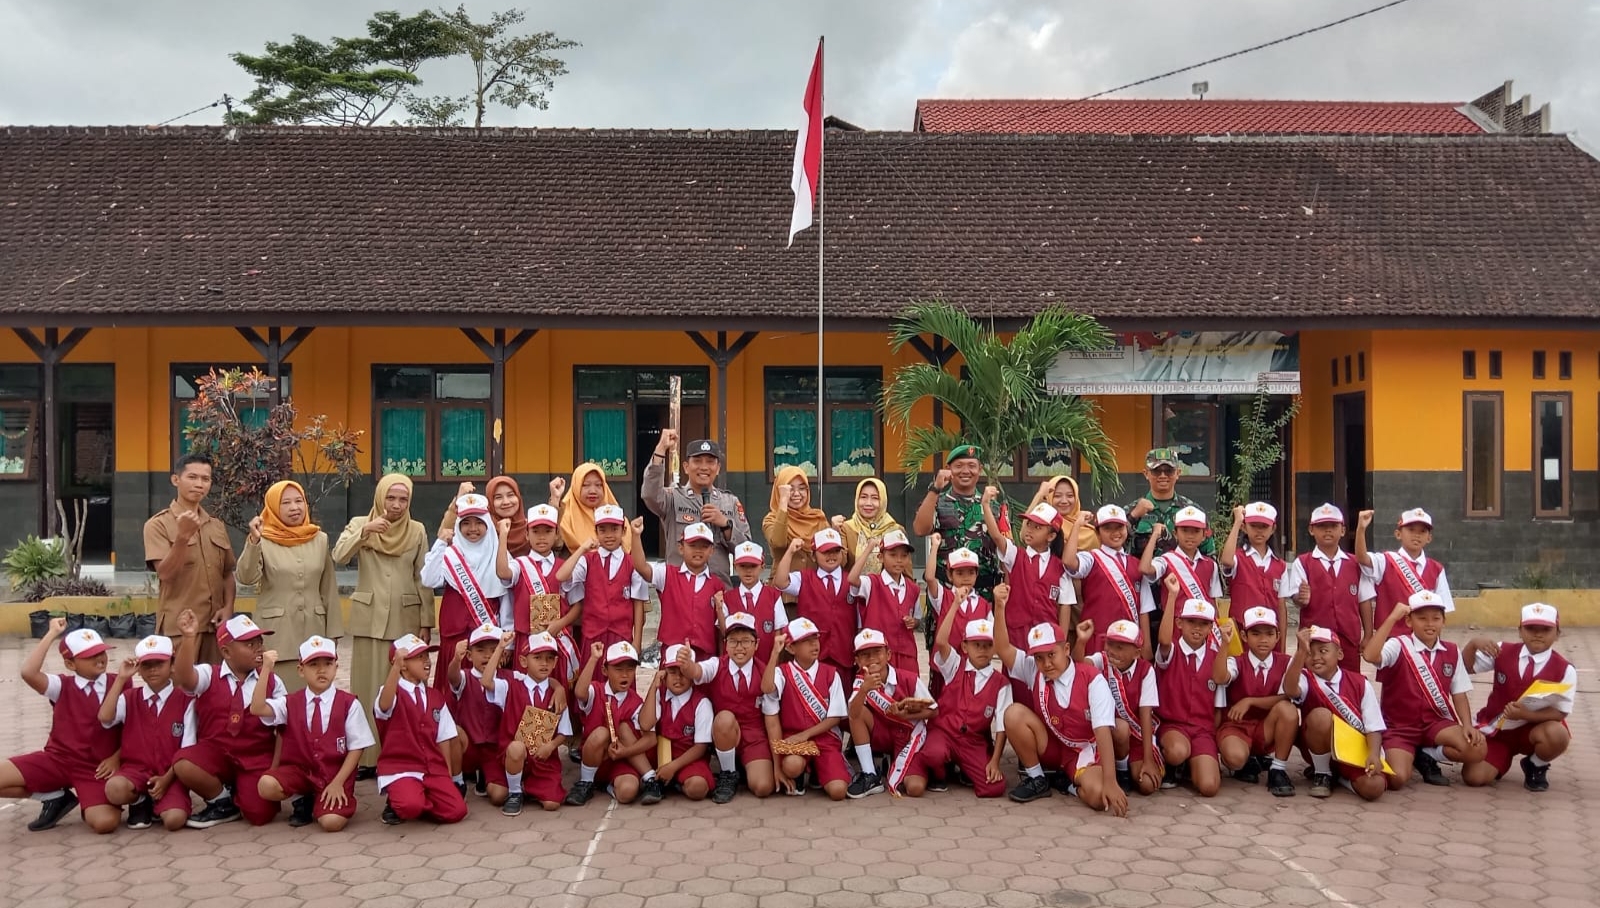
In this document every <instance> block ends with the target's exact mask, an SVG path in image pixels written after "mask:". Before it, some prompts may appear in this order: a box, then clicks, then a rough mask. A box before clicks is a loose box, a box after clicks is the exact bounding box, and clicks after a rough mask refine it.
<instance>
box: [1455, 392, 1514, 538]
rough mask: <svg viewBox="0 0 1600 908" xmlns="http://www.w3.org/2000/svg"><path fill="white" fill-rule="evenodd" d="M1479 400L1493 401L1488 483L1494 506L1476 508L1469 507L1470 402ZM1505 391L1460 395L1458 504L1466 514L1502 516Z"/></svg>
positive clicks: (1471, 483) (1471, 458)
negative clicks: (1490, 474)
mask: <svg viewBox="0 0 1600 908" xmlns="http://www.w3.org/2000/svg"><path fill="white" fill-rule="evenodd" d="M1479 402H1489V403H1492V404H1494V467H1493V478H1492V480H1491V484H1492V485H1493V490H1494V505H1493V506H1492V507H1489V508H1483V509H1477V508H1474V507H1473V506H1472V499H1473V494H1472V493H1473V492H1474V491H1475V487H1474V485H1473V482H1472V464H1473V456H1472V453H1473V452H1472V434H1473V432H1472V430H1473V421H1472V405H1473V404H1475V403H1479ZM1505 425H1506V424H1505V394H1504V393H1503V392H1500V391H1467V392H1465V393H1463V394H1462V395H1461V503H1462V513H1464V514H1465V515H1466V516H1467V517H1475V518H1499V517H1503V516H1504V515H1505V488H1506V487H1505V447H1506V445H1505Z"/></svg>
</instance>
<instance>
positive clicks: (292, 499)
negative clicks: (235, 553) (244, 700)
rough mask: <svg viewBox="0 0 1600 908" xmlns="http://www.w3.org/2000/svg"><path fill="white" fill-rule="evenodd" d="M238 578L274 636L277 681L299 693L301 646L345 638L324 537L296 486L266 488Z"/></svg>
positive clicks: (287, 483)
mask: <svg viewBox="0 0 1600 908" xmlns="http://www.w3.org/2000/svg"><path fill="white" fill-rule="evenodd" d="M238 578H239V582H240V583H244V584H248V585H250V586H253V587H255V588H256V611H255V619H256V623H257V624H259V625H261V626H262V627H264V628H266V629H267V630H268V631H271V632H272V633H273V634H275V635H276V636H275V637H274V639H273V647H274V648H275V649H277V651H278V653H279V655H280V658H279V659H278V677H279V678H280V679H281V680H282V681H283V686H284V687H286V688H288V689H289V690H290V691H297V690H300V689H301V688H303V687H305V682H304V681H303V680H301V678H300V672H299V671H298V670H297V668H296V666H297V664H298V662H299V659H300V644H302V643H304V642H305V641H306V640H307V638H310V637H315V636H321V637H328V638H330V639H333V640H337V639H339V638H340V637H343V636H344V616H343V615H342V614H341V613H340V610H339V581H338V578H337V577H335V575H334V572H333V557H332V555H331V553H330V552H329V549H328V534H327V533H324V532H322V528H321V527H318V526H317V525H316V524H314V523H312V522H311V508H310V504H309V503H308V502H307V501H306V490H305V489H303V488H301V486H300V484H299V483H297V482H293V481H289V480H285V481H283V482H278V483H274V484H273V486H272V487H271V488H270V489H267V496H266V507H264V508H263V509H262V510H261V516H259V517H257V518H255V519H253V520H251V521H250V535H249V537H248V538H246V539H245V543H244V551H243V552H241V553H240V554H239V568H238Z"/></svg>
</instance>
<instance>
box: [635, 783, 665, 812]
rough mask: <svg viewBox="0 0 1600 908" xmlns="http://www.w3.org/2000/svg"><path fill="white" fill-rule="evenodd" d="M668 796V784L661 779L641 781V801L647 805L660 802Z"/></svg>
mask: <svg viewBox="0 0 1600 908" xmlns="http://www.w3.org/2000/svg"><path fill="white" fill-rule="evenodd" d="M666 796H667V786H666V785H665V784H664V783H663V782H662V781H661V780H660V779H645V780H643V781H641V782H640V783H639V803H640V804H643V805H645V806H649V805H651V804H660V803H661V799H662V798H664V797H666Z"/></svg>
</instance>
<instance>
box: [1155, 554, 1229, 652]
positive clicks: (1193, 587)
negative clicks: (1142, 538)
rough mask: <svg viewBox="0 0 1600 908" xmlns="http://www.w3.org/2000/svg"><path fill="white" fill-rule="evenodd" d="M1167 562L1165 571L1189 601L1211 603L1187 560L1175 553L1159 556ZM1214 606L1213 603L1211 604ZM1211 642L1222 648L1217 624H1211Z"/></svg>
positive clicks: (1219, 629) (1220, 628)
mask: <svg viewBox="0 0 1600 908" xmlns="http://www.w3.org/2000/svg"><path fill="white" fill-rule="evenodd" d="M1161 557H1162V558H1164V559H1166V561H1167V570H1168V571H1170V572H1171V573H1172V574H1173V575H1175V576H1176V577H1177V578H1178V582H1179V583H1181V584H1183V589H1184V592H1186V593H1188V594H1189V598H1190V599H1204V600H1205V601H1207V602H1211V596H1210V595H1209V594H1208V593H1207V592H1206V591H1205V589H1204V588H1202V587H1201V586H1200V578H1199V577H1196V576H1195V573H1194V569H1193V568H1191V567H1189V560H1188V559H1187V558H1184V557H1183V556H1182V555H1180V554H1178V553H1177V552H1168V553H1166V554H1165V555H1162V556H1161ZM1213 605H1215V603H1213ZM1211 642H1212V643H1215V644H1216V645H1217V649H1221V648H1222V626H1221V625H1220V624H1219V623H1218V622H1215V621H1213V622H1211Z"/></svg>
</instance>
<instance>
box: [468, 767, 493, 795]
mask: <svg viewBox="0 0 1600 908" xmlns="http://www.w3.org/2000/svg"><path fill="white" fill-rule="evenodd" d="M472 775H473V782H472V793H473V794H475V795H477V796H478V797H480V798H487V797H488V796H489V777H488V776H487V775H485V774H484V772H483V770H481V769H480V770H478V771H477V772H475V773H473V774H472Z"/></svg>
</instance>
